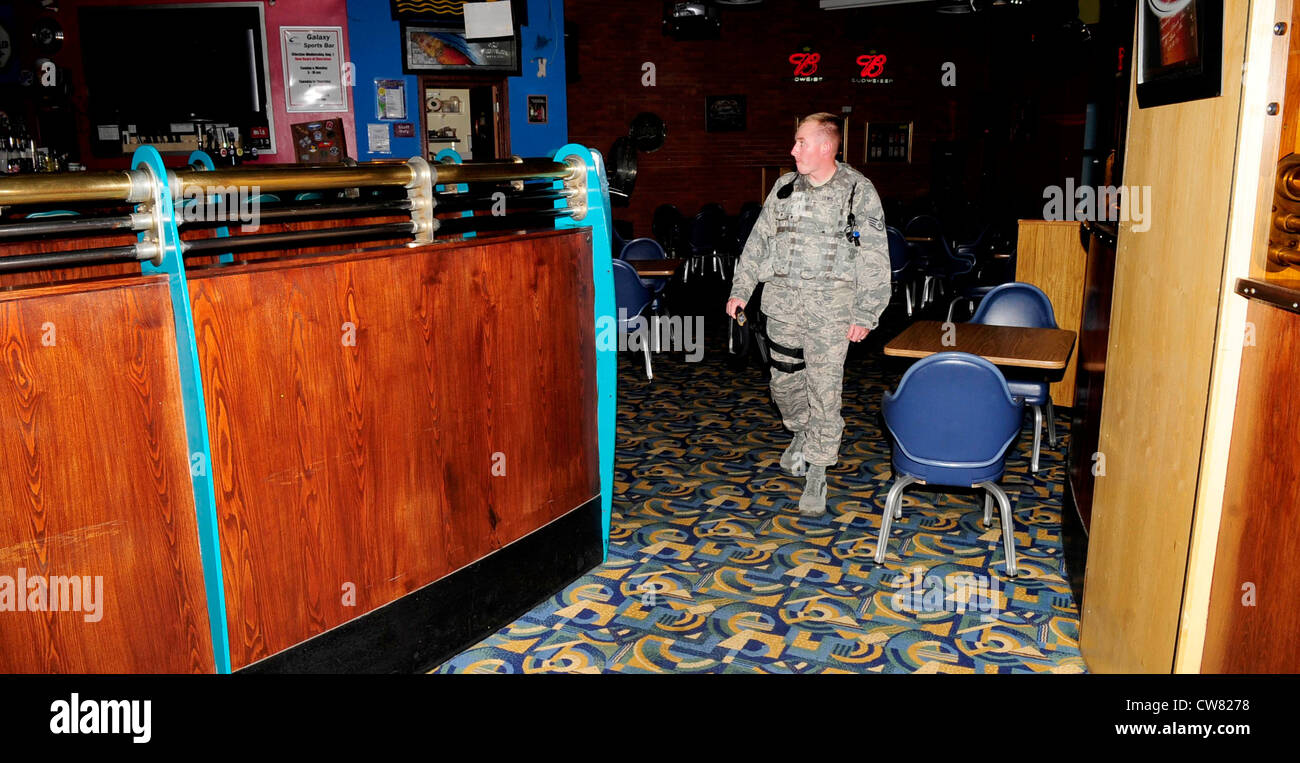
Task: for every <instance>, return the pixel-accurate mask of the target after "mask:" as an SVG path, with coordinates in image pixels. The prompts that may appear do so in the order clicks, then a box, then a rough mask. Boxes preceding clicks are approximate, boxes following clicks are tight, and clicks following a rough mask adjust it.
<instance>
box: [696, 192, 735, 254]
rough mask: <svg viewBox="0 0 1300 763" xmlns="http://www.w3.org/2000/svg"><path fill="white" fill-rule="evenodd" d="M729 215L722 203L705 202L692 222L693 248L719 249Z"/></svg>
mask: <svg viewBox="0 0 1300 763" xmlns="http://www.w3.org/2000/svg"><path fill="white" fill-rule="evenodd" d="M726 222H727V215H726V213H725V212H723V210H722V205H720V204H705V205H704V206H703V207H701V208H700V211H699V213H698V214H696V215H695V220H694V221H693V222H692V223H691V240H690V245H691V249H693V250H695V251H697V252H707V251H710V250H713V249H717V248H718V247H719V245H720V244H721V243H722V233H723V229H724V227H725V226H726Z"/></svg>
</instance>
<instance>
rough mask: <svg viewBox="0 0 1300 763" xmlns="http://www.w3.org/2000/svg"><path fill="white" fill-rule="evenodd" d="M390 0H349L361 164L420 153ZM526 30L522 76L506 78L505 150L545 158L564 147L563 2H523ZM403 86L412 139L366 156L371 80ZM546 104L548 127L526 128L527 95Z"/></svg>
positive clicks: (415, 102)
mask: <svg viewBox="0 0 1300 763" xmlns="http://www.w3.org/2000/svg"><path fill="white" fill-rule="evenodd" d="M390 8H391V6H390V5H389V0H348V45H349V54H350V57H351V59H352V63H353V65H354V66H355V67H356V76H357V85H356V88H355V89H354V90H353V92H352V96H353V97H352V103H353V108H354V109H355V110H356V114H355V116H356V125H357V135H356V139H355V142H354V143H355V145H356V155H357V159H358V160H360V161H363V162H364V161H369V160H371V159H393V158H396V159H406V158H409V157H412V156H419V154H420V146H421V142H420V138H419V134H420V130H423V129H424V125H423V123H422V117H423V113H422V111H423V105H422V104H421V103H420V102H419V101H420V92H419V82H418V78H417V77H415V76H413V75H405V74H403V73H402V40H401V27H400V25H399V24H398V23H397V22H396V21H394V20H393V18H392V13H391V10H390ZM528 22H529V23H528V26H525V27H524V28H523V29H522V30H520V45H519V57H520V60H521V69H520V74H521V76H518V77H510V78H508V81H507V90H508V91H509V93H510V106H509V108H510V151H511V153H513V154H515V155H516V156H549V155H551V154H553V153H555V151H556V149H558V148H560V147H561V146H563V145H564V144H566V143H568V142H569V115H568V103H567V100H568V99H567V97H566V92H565V83H564V0H528ZM539 57H540V58H545V59H546V77H545V78H539V77H538V76H537V60H536V59H538V58H539ZM377 78H378V79H401V80H404V81H405V82H406V115H407V119H406V120H405V121H408V122H412V123H413V124H415V128H416V136H417V137H414V138H395V137H391V131H392V127H391V125H392V124H393V122H392V121H388V120H385V121H386V123H387V124H389V125H390V127H389V131H390V141H391V145H392V153H389V154H372V153H370V151H369V149H370V141H369V139H368V138H367V135H366V125H368V124H377V123H379V122H380V120H378V119H376V118H375V104H374V100H375V83H374V80H375V79H377ZM530 95H545V96H547V99H548V111H549V112H550V113H549V114H548V115H547V116H548V122H547V124H529V123H528V96H530Z"/></svg>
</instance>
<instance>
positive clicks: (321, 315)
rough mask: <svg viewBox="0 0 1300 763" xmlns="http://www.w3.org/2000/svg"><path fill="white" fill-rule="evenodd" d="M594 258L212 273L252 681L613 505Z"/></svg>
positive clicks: (235, 631) (227, 538)
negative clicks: (351, 339) (602, 412)
mask: <svg viewBox="0 0 1300 763" xmlns="http://www.w3.org/2000/svg"><path fill="white" fill-rule="evenodd" d="M590 250H591V244H590V233H589V231H586V230H580V231H571V232H547V233H536V234H530V235H527V236H517V237H511V238H503V239H496V240H490V241H484V242H482V243H466V244H456V245H438V246H429V247H420V248H415V249H407V248H402V249H395V250H388V251H379V252H365V253H361V254H355V255H346V256H324V257H320V258H315V259H312V260H306V261H303V260H297V261H281V262H271V261H264V262H257V263H250V264H248V265H236V266H231V267H224V268H217V269H211V270H202V271H195V272H192V273H191V277H190V281H189V284H190V292H191V296H192V303H193V308H194V319H195V325H196V330H197V332H198V335H199V346H200V365H201V366H202V370H203V378H204V388H205V393H206V403H207V411H208V422H209V427H210V432H211V437H212V447H213V462H214V464H213V467H214V468H213V474H214V480H215V483H216V494H217V506H218V517H219V522H220V525H221V545H222V556H223V560H224V572H225V577H226V579H225V587H226V597H227V599H226V601H227V607H228V613H229V624H230V640H231V659H232V663H233V666H234V667H236V668H238V667H241V666H243V665H247V664H249V663H250V662H253V661H256V660H258V659H260V658H262V657H266V656H268V655H270V654H273V653H275V652H278V651H280V650H282V649H285V648H287V647H289V646H292V645H294V644H296V643H298V642H300V641H303V640H304V639H307V638H310V637H311V636H314V635H316V634H318V633H320V632H322V631H324V630H326V629H328V628H332V627H334V626H336V625H339V624H340V623H343V622H345V621H347V620H350V619H352V618H354V617H357V616H359V615H362V614H364V613H365V612H367V611H370V610H372V609H374V608H376V607H379V606H382V605H383V604H386V603H388V602H390V601H392V600H394V599H396V598H398V597H400V596H402V595H404V594H406V593H408V592H410V591H412V590H414V589H416V588H418V587H420V586H423V585H425V584H427V583H430V582H432V581H434V580H437V579H438V578H440V577H442V576H444V575H446V574H448V573H450V572H452V571H454V570H456V569H458V568H460V567H463V566H465V565H467V564H469V563H471V562H473V561H475V560H477V559H479V558H481V557H483V556H484V555H486V554H488V553H491V552H492V551H493V550H495V549H497V548H500V547H501V546H503V545H505V544H507V543H510V542H511V541H513V540H516V539H518V538H520V537H521V536H523V535H525V534H527V533H528V532H530V531H531V530H533V529H536V528H538V527H540V526H542V525H544V524H546V523H547V522H550V521H552V520H554V519H555V518H557V517H559V516H561V515H563V514H565V513H566V512H568V511H570V510H572V509H573V508H575V507H577V506H580V505H581V504H583V503H584V502H586V501H587V500H589V499H590V498H592V497H593V496H595V495H598V493H599V479H598V471H597V446H596V422H595V404H594V400H595V366H594V364H595V351H594V346H595V344H594V343H595V339H594V328H593V321H592V316H593V305H592V300H593V294H592V289H591V286H590V283H589V281H590V279H589V278H586V277H584V276H583V275H582V274H585V273H589V272H590V270H591V267H592V265H591V259H590V257H591V254H590ZM348 323H350V324H352V325H353V326H354V327H355V343H354V344H348V343H346V342H345V339H347V335H346V329H345V326H344V324H348ZM494 466H495V467H498V469H496V470H495V471H496V472H499V473H494ZM349 590H354V592H355V601H354V602H349V601H348V600H347V599H346V598H345V594H347V593H348V591H349Z"/></svg>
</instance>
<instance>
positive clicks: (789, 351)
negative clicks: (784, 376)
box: [767, 335, 808, 374]
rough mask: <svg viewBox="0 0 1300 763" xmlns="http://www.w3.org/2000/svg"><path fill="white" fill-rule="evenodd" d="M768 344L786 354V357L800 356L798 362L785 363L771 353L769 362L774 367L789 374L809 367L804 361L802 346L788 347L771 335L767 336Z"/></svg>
mask: <svg viewBox="0 0 1300 763" xmlns="http://www.w3.org/2000/svg"><path fill="white" fill-rule="evenodd" d="M767 346H768V347H770V348H771V349H773V350H775V351H776V352H779V353H781V354H782V355H785V356H786V357H790V358H798V359H799V361H800V362H798V363H784V362H782V361H779V360H777V359H776V356H775V355H772V354H770V353H769V354H768V358H767V362H768V363H770V364H771V365H772V367H773V368H778V369H780V370H782V371H785V372H786V373H788V374H792V373H795V372H796V371H802V370H804V369H805V368H807V367H808V366H807V364H806V363H804V362H803V348H802V347H799V348H795V347H786V346H785V345H783V344H780V343H779V342H777V341H776V340H775V339H773V338H772V337H771V335H769V336H768V337H767Z"/></svg>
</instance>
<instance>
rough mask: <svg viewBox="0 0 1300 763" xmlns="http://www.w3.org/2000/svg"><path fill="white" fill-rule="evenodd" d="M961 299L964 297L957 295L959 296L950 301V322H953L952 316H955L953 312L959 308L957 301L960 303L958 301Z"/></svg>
mask: <svg viewBox="0 0 1300 763" xmlns="http://www.w3.org/2000/svg"><path fill="white" fill-rule="evenodd" d="M961 301H962V298H961V297H960V296H957V297H953V298H952V301H951V302H949V303H948V322H949V323H952V316H953V313H955V312H956V310H957V303H958V302H961Z"/></svg>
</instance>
